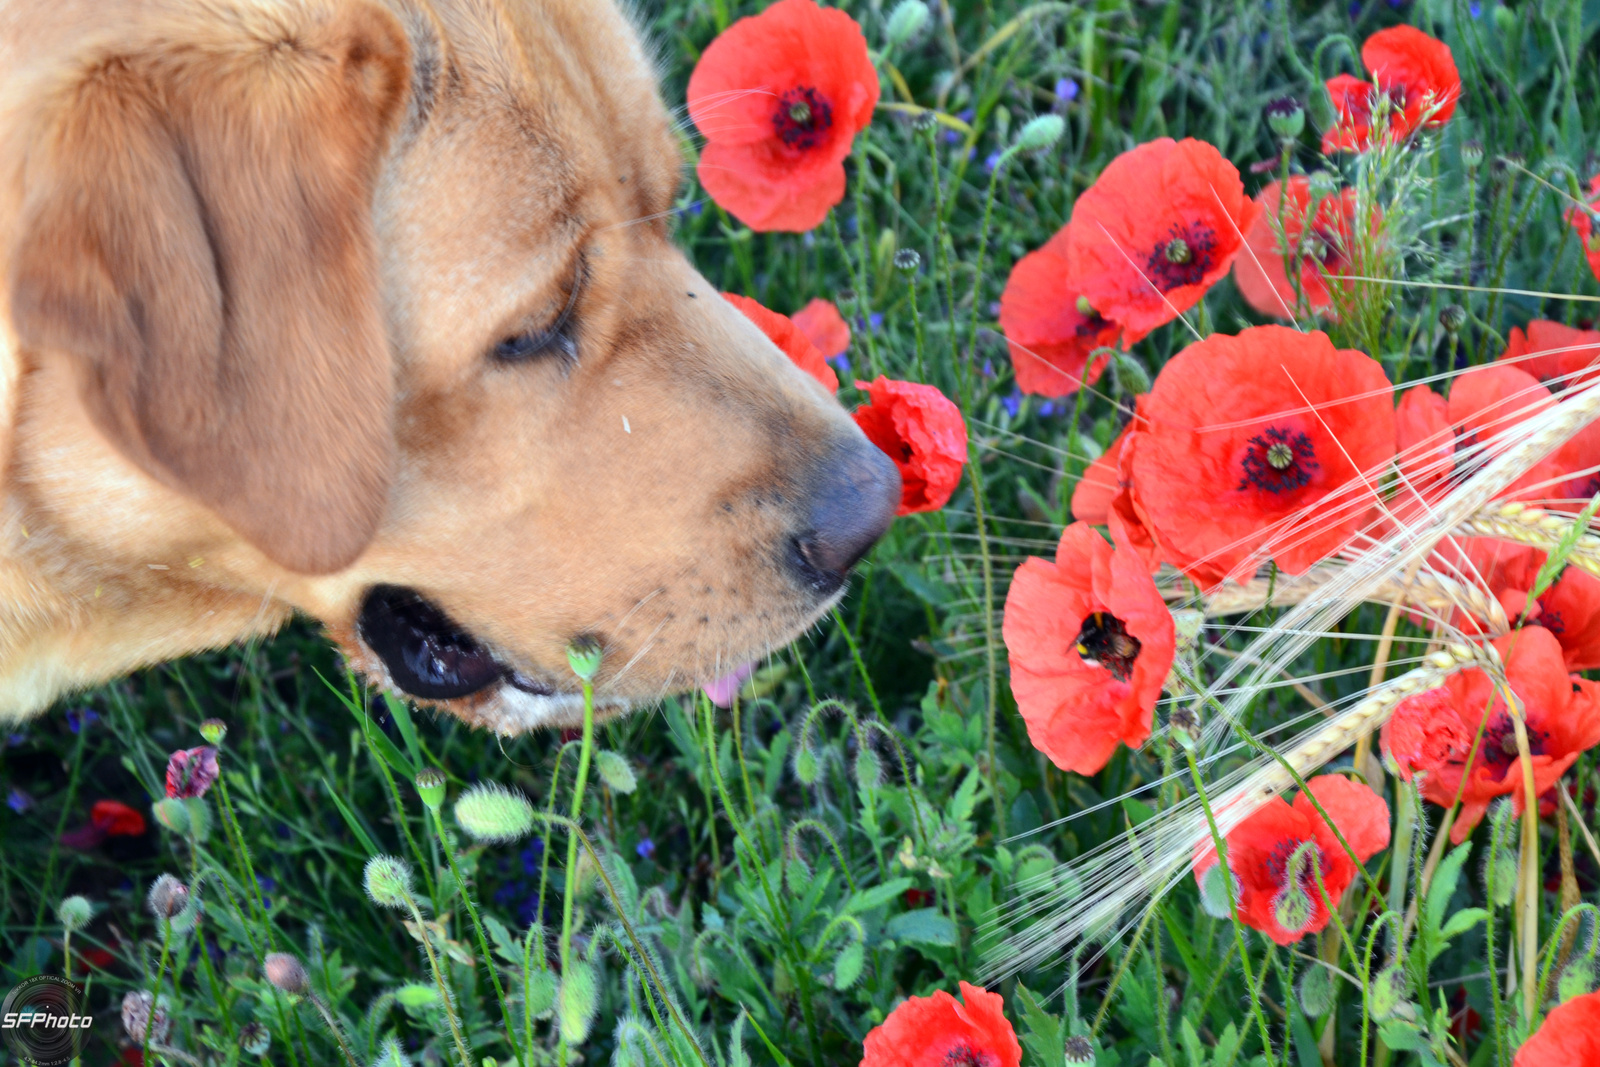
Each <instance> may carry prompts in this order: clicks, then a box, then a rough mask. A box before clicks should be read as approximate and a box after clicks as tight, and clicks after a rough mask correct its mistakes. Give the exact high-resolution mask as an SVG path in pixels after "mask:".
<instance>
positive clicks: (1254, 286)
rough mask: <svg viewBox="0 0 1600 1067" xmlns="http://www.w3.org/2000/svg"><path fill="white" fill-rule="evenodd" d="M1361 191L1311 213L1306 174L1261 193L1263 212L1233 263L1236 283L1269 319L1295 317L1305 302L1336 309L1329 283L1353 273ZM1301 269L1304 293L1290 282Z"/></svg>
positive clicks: (1343, 194) (1318, 308) (1258, 198)
mask: <svg viewBox="0 0 1600 1067" xmlns="http://www.w3.org/2000/svg"><path fill="white" fill-rule="evenodd" d="M1355 197H1356V194H1355V190H1354V189H1344V190H1342V191H1341V192H1340V193H1339V195H1337V196H1330V197H1325V198H1324V199H1323V200H1321V201H1320V202H1319V203H1318V204H1317V210H1316V212H1315V213H1314V214H1313V212H1312V210H1311V181H1310V179H1309V178H1307V177H1305V175H1303V174H1297V175H1294V176H1293V177H1291V178H1290V179H1289V193H1288V196H1287V197H1285V196H1284V194H1283V188H1282V183H1280V182H1273V183H1272V184H1271V185H1269V186H1267V187H1266V188H1265V189H1263V190H1261V192H1260V193H1258V194H1256V201H1255V202H1256V204H1257V205H1259V206H1260V208H1261V211H1260V213H1259V214H1257V215H1256V219H1255V222H1254V223H1253V224H1252V225H1251V227H1250V229H1249V231H1248V232H1246V234H1245V250H1244V251H1243V252H1242V253H1240V255H1239V258H1238V259H1236V260H1234V262H1233V280H1234V283H1235V284H1236V285H1238V286H1239V292H1240V293H1241V294H1242V295H1243V296H1244V298H1245V301H1246V302H1247V303H1248V304H1249V305H1250V306H1251V307H1253V308H1255V309H1256V310H1257V311H1259V312H1261V314H1263V315H1272V316H1275V317H1277V318H1280V319H1288V318H1293V317H1294V313H1295V310H1296V308H1298V307H1299V306H1300V300H1301V299H1302V298H1303V299H1304V301H1305V306H1306V307H1308V308H1310V309H1311V311H1313V312H1315V313H1317V314H1321V313H1323V312H1325V311H1328V310H1330V309H1331V308H1332V307H1333V294H1332V293H1331V292H1329V289H1328V280H1329V279H1330V278H1337V277H1338V276H1339V275H1340V274H1342V273H1345V272H1347V271H1348V270H1349V269H1350V265H1351V256H1352V250H1353V249H1354V247H1355V236H1356V227H1355ZM1285 259H1287V260H1288V262H1289V264H1290V266H1292V267H1293V268H1298V269H1297V271H1296V273H1298V275H1299V278H1300V291H1299V292H1298V293H1297V292H1296V291H1295V286H1294V283H1293V282H1292V281H1291V280H1290V276H1289V269H1288V268H1286V266H1285Z"/></svg>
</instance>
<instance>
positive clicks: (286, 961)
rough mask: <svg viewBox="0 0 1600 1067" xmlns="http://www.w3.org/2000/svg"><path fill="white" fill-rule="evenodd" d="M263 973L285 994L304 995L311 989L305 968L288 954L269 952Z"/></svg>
mask: <svg viewBox="0 0 1600 1067" xmlns="http://www.w3.org/2000/svg"><path fill="white" fill-rule="evenodd" d="M262 971H263V972H264V973H265V974H266V976H267V981H269V982H271V983H272V984H273V985H275V986H277V987H278V988H279V989H281V990H283V991H284V992H285V993H295V994H299V993H304V992H306V990H308V989H310V988H311V980H310V979H309V978H308V977H307V976H306V969H305V966H304V965H303V964H302V963H301V962H300V961H299V960H298V959H296V958H295V957H293V956H291V955H289V954H288V953H287V952H269V953H268V954H267V959H266V962H265V963H264V964H263V966H262Z"/></svg>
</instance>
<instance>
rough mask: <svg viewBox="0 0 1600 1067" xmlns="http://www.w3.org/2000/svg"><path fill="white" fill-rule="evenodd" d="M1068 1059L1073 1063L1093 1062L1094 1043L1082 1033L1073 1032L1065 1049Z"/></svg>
mask: <svg viewBox="0 0 1600 1067" xmlns="http://www.w3.org/2000/svg"><path fill="white" fill-rule="evenodd" d="M1065 1056H1066V1061H1067V1062H1068V1063H1071V1064H1079V1063H1093V1062H1094V1045H1092V1044H1090V1042H1089V1039H1088V1038H1087V1037H1084V1036H1083V1035H1082V1034H1073V1035H1072V1036H1071V1037H1069V1038H1067V1047H1066V1050H1065Z"/></svg>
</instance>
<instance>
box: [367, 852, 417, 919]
mask: <svg viewBox="0 0 1600 1067" xmlns="http://www.w3.org/2000/svg"><path fill="white" fill-rule="evenodd" d="M361 881H362V884H363V885H364V886H365V887H366V890H367V896H369V897H371V898H372V902H373V903H374V904H376V905H378V906H379V907H382V908H403V907H405V906H406V905H407V904H408V903H409V902H410V900H411V865H410V864H408V863H406V861H405V860H403V859H400V858H399V857H398V856H374V857H372V858H371V859H370V860H368V861H367V866H366V869H365V870H364V871H362V872H361Z"/></svg>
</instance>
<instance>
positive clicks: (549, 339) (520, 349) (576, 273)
mask: <svg viewBox="0 0 1600 1067" xmlns="http://www.w3.org/2000/svg"><path fill="white" fill-rule="evenodd" d="M584 276H585V265H584V261H583V257H582V256H579V257H578V262H577V264H576V266H575V267H574V268H573V274H572V288H571V289H569V290H568V291H567V299H566V303H565V304H564V305H563V306H562V308H561V312H560V314H558V315H557V316H556V317H555V320H554V321H552V322H550V323H548V324H547V325H544V326H540V327H539V328H537V329H532V330H523V331H521V332H519V333H515V334H512V335H510V336H509V337H506V338H505V339H504V340H502V341H501V342H500V343H499V344H497V345H495V346H494V348H493V349H492V350H490V356H491V357H492V358H493V359H494V360H495V361H496V362H499V363H527V362H530V361H532V360H535V359H541V358H544V357H546V356H555V357H557V358H559V359H560V360H561V363H562V366H563V367H568V366H571V365H572V364H574V363H576V362H577V361H578V342H577V340H576V338H574V337H573V326H574V324H573V322H572V312H573V309H574V308H576V307H577V306H578V294H579V293H581V292H582V291H583V282H584Z"/></svg>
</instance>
